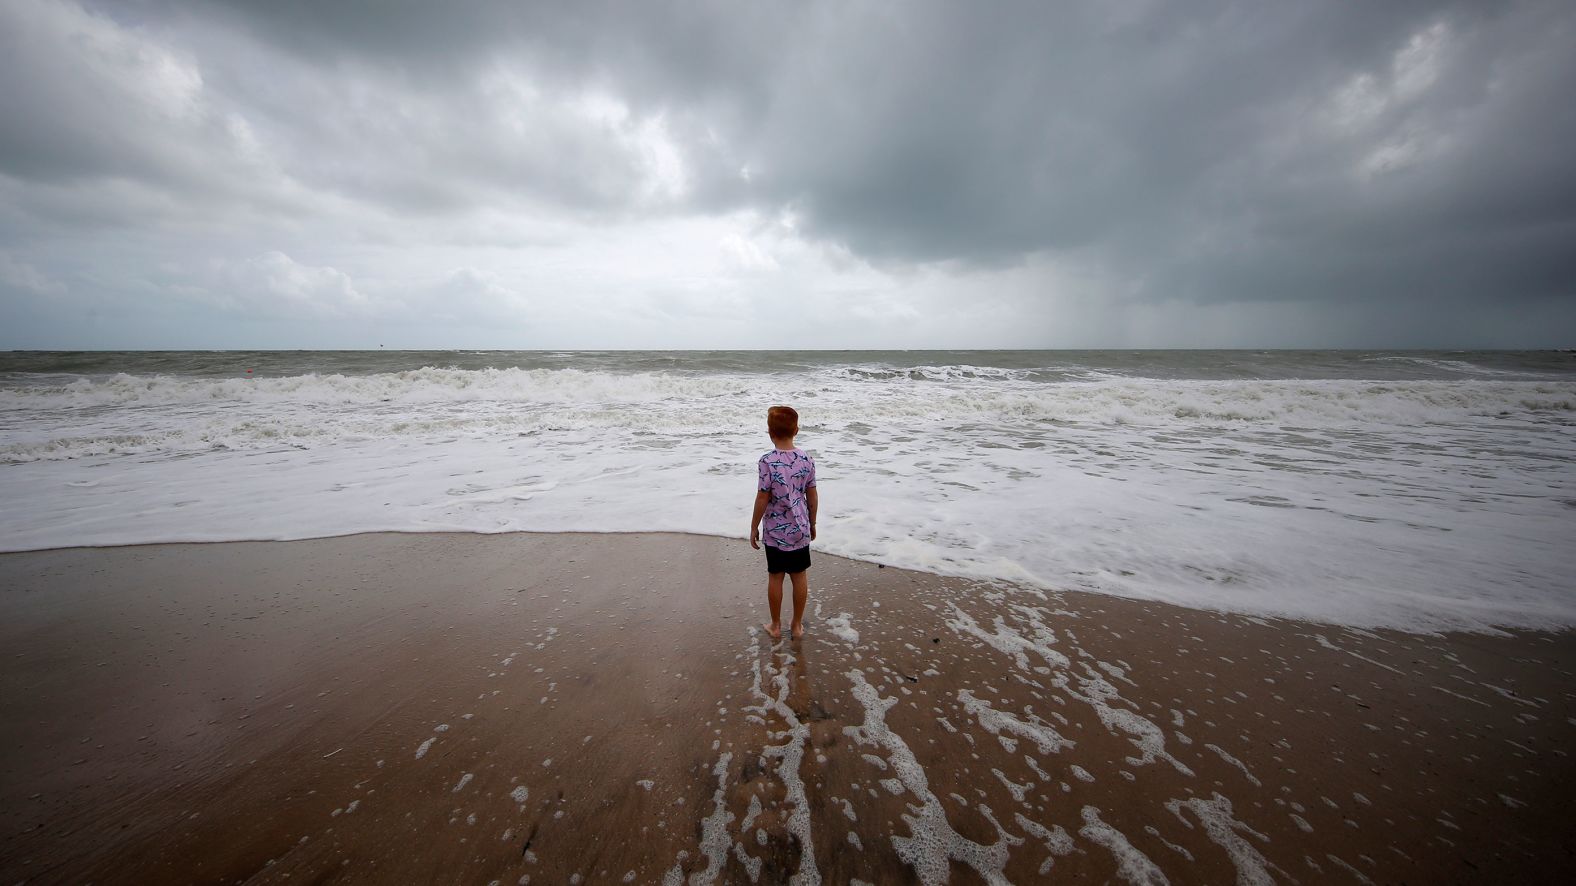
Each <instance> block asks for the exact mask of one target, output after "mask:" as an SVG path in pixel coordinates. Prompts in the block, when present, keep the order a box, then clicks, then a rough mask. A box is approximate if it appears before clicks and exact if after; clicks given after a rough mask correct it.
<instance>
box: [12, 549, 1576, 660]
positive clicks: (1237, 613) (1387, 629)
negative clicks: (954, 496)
mask: <svg viewBox="0 0 1576 886" xmlns="http://www.w3.org/2000/svg"><path fill="white" fill-rule="evenodd" d="M371 536H408V537H470V536H475V537H479V538H507V537H510V536H533V537H545V538H555V537H562V536H586V537H592V538H597V537H603V536H612V537H645V536H673V537H677V538H687V539H703V540H706V541H708V542H739V543H744V544H747V542H745V540H744V538H743V536H740V535H723V534H711V533H706V532H693V531H687V530H678V529H663V530H636V529H631V530H621V529H594V530H593V529H567V530H549V529H501V530H498V531H495V532H489V531H486V530H481V529H357V530H354V531H352V532H345V533H339V534H333V535H303V536H299V537H289V538H220V539H183V540H175V541H132V542H111V543H105V544H74V545H58V546H53V547H41V548H17V549H6V548H0V558H3V557H9V556H13V555H26V554H44V553H55V552H61V551H115V550H135V549H139V548H164V547H183V546H188V545H189V546H212V545H251V544H279V545H288V544H298V543H302V542H318V541H336V540H344V539H355V538H362V537H371ZM814 550H815V556H816V557H828V558H836V559H838V560H846V561H848V562H850V563H859V564H864V565H868V566H875V567H877V568H880V569H899V570H902V571H905V572H913V573H917V574H920V575H925V576H929V577H931V578H933V579H937V580H941V581H948V582H956V583H959V584H966V585H971V586H979V587H993V588H1002V589H1018V590H1021V591H1026V592H1028V593H1032V594H1043V595H1049V596H1069V595H1070V596H1073V597H1088V598H1092V599H1094V600H1122V601H1126V602H1128V603H1137V604H1142V605H1156V606H1168V607H1172V608H1176V609H1181V610H1185V611H1190V612H1199V613H1206V614H1211V615H1222V616H1231V617H1235V618H1244V619H1261V620H1267V621H1281V622H1288V623H1294V624H1303V625H1308V626H1312V627H1323V628H1326V629H1329V630H1332V631H1357V632H1367V633H1374V634H1390V633H1393V634H1401V635H1407V636H1419V637H1455V636H1463V637H1469V636H1484V637H1512V636H1519V635H1542V634H1549V635H1561V634H1567V633H1572V632H1576V624H1572V625H1564V626H1559V627H1549V626H1546V625H1544V626H1526V625H1515V624H1502V623H1498V622H1476V623H1474V626H1473V627H1471V628H1465V627H1451V628H1445V629H1439V630H1424V629H1415V628H1401V627H1393V626H1389V625H1383V624H1380V625H1364V624H1350V623H1347V622H1341V621H1334V620H1322V619H1318V618H1313V617H1307V616H1301V615H1293V614H1284V613H1276V612H1271V611H1257V610H1255V611H1247V610H1241V609H1231V608H1227V607H1219V608H1216V607H1212V606H1206V605H1184V604H1181V603H1172V602H1170V601H1168V600H1160V599H1152V598H1147V597H1130V596H1124V595H1122V594H1119V593H1116V592H1114V591H1102V590H1088V589H1083V588H1070V587H1062V588H1053V587H1049V586H1041V585H1038V584H1035V583H1033V582H1027V581H1022V580H1014V579H1009V578H1001V577H997V576H976V575H968V574H963V573H950V572H941V571H937V570H934V569H931V568H924V567H919V566H902V565H897V564H894V563H885V562H882V561H881V560H878V559H871V558H866V557H861V556H854V555H849V554H832V553H828V552H825V551H823V550H821V549H820V548H819V547H815V548H814Z"/></svg>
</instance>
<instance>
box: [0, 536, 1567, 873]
mask: <svg viewBox="0 0 1576 886" xmlns="http://www.w3.org/2000/svg"><path fill="white" fill-rule="evenodd" d="M759 559H760V555H759V554H758V552H755V551H752V550H751V549H750V548H749V547H748V545H747V544H746V543H745V542H743V541H741V540H728V539H722V538H718V537H713V536H704V535H689V534H679V533H662V534H641V533H595V534H588V533H562V534H560V533H534V532H509V533H496V534H488V533H372V534H353V535H346V536H335V537H330V538H319V539H312V540H300V541H266V542H192V543H174V544H150V545H130V546H110V547H91V548H56V549H49V550H43V551H29V552H17V553H6V554H0V613H3V614H4V616H5V617H4V618H3V619H0V646H3V647H4V648H6V649H8V651H10V653H11V654H10V655H8V656H6V657H5V659H4V664H3V665H0V687H3V688H4V690H5V691H4V693H3V695H0V697H3V699H4V701H3V703H0V708H3V710H0V714H3V716H0V741H3V742H4V745H5V746H6V747H7V748H8V749H9V750H10V751H11V753H10V754H9V755H8V756H7V759H6V761H5V763H4V764H0V765H3V779H0V809H4V810H5V813H4V815H5V818H6V827H5V832H4V836H3V837H0V873H3V875H4V876H5V877H6V878H7V881H8V882H11V881H15V880H28V881H32V880H34V879H37V880H41V881H55V880H87V879H92V880H94V881H95V882H131V881H134V880H137V879H150V878H164V879H186V880H193V879H195V880H204V881H213V882H217V881H221V880H234V879H240V878H246V877H252V876H259V877H260V879H261V880H264V881H269V882H273V881H279V880H282V879H284V878H285V875H286V874H289V875H291V877H292V879H293V878H296V877H300V876H312V877H326V878H332V879H340V880H349V881H356V880H361V881H378V880H380V879H381V880H386V879H389V878H391V877H398V878H401V879H430V878H436V877H443V878H455V877H463V878H465V879H473V880H476V881H478V882H487V881H488V880H490V879H500V880H501V881H502V882H523V881H522V880H520V878H521V877H531V878H532V879H533V880H537V881H559V880H566V879H568V878H569V877H570V876H571V875H573V874H580V875H581V876H582V877H584V878H585V879H586V880H587V881H590V882H598V881H608V882H617V881H622V878H623V877H625V875H626V874H631V873H632V874H633V877H632V879H631V880H630V881H631V882H660V881H662V880H663V878H664V877H666V876H669V875H670V874H673V873H674V872H676V873H677V875H678V876H680V877H689V878H691V880H692V881H694V882H712V881H716V882H746V881H753V880H754V879H756V878H760V879H763V880H765V881H767V882H773V881H775V880H777V879H781V878H784V877H786V876H787V875H789V874H792V873H794V872H796V871H801V870H803V871H805V872H808V868H807V867H806V865H807V863H808V862H809V861H810V860H812V859H813V862H814V867H815V869H816V870H817V871H819V873H820V874H821V876H823V877H825V878H826V879H827V880H829V881H833V882H837V881H844V880H848V879H850V878H854V877H857V878H860V879H865V880H873V881H876V882H883V881H886V880H890V879H894V878H899V879H901V878H907V877H911V876H914V875H915V874H918V876H919V877H920V879H921V880H925V881H928V880H929V879H930V878H931V877H932V876H946V875H948V874H950V875H951V876H955V877H958V878H959V879H960V880H964V881H968V880H971V879H977V878H978V877H980V876H989V875H1000V876H1004V877H1006V878H1007V879H1009V880H1013V881H1025V880H1033V879H1035V878H1037V877H1040V876H1042V875H1046V874H1048V872H1049V871H1050V870H1051V869H1052V868H1054V869H1055V875H1057V876H1061V875H1079V874H1082V875H1086V876H1094V877H1106V878H1109V877H1113V876H1119V875H1120V876H1136V875H1137V874H1140V873H1142V872H1144V871H1148V870H1150V867H1146V865H1148V866H1152V867H1153V869H1154V870H1157V871H1160V872H1162V873H1163V874H1165V875H1168V876H1169V877H1170V878H1171V879H1173V880H1183V881H1194V880H1210V881H1219V880H1231V879H1233V878H1240V877H1242V876H1252V875H1255V872H1257V873H1260V874H1265V875H1267V876H1271V877H1273V878H1275V879H1286V878H1287V877H1295V878H1298V879H1305V880H1327V879H1330V880H1337V881H1339V880H1341V879H1343V878H1344V879H1349V880H1351V881H1353V882H1360V881H1361V880H1360V879H1359V878H1358V877H1357V876H1356V875H1354V874H1353V873H1350V872H1348V868H1349V869H1350V871H1352V872H1356V874H1361V875H1362V877H1366V878H1368V879H1371V880H1374V881H1378V882H1384V881H1391V880H1402V879H1405V880H1414V881H1431V882H1450V881H1467V880H1472V879H1483V878H1488V879H1499V880H1514V879H1523V880H1540V879H1554V878H1556V876H1557V873H1558V872H1560V871H1562V870H1563V868H1564V867H1565V866H1566V865H1567V864H1568V861H1569V855H1570V850H1569V849H1568V848H1567V847H1565V846H1564V845H1563V843H1562V839H1561V838H1562V835H1564V834H1568V833H1569V832H1570V831H1571V829H1572V826H1573V824H1576V813H1573V812H1572V811H1571V810H1570V808H1569V804H1568V803H1567V802H1565V799H1564V797H1565V795H1566V794H1568V788H1569V787H1570V786H1571V784H1572V780H1573V775H1576V769H1573V767H1572V764H1571V762H1570V758H1569V757H1568V756H1567V755H1566V753H1565V752H1564V751H1563V750H1562V746H1568V745H1569V744H1570V741H1569V740H1570V738H1571V737H1572V736H1573V735H1576V681H1573V680H1572V672H1573V670H1576V633H1573V632H1572V631H1569V630H1566V631H1556V632H1534V631H1520V630H1517V631H1508V632H1507V633H1506V634H1504V635H1490V634H1480V633H1470V634H1468V633H1453V634H1443V635H1426V634H1405V633H1400V632H1389V631H1367V630H1358V629H1348V628H1342V627H1340V626H1336V625H1326V624H1317V623H1311V622H1296V621H1291V620H1287V619H1275V618H1265V617H1258V616H1243V615H1231V614H1227V613H1220V612H1214V611H1209V610H1192V609H1184V608H1181V607H1176V606H1171V605H1168V604H1163V603H1155V602H1146V601H1139V600H1132V599H1128V598H1121V597H1111V596H1105V595H1099V594H1093V593H1087V592H1066V593H1061V594H1056V593H1051V592H1044V591H1040V590H1036V589H1033V588H1027V587H1016V586H1010V585H1004V584H1000V583H994V582H993V583H984V582H978V581H972V580H966V579H957V578H948V577H944V576H938V575H935V574H931V573H918V572H910V571H906V570H902V569H898V568H895V567H890V566H880V565H877V564H873V563H869V562H866V561H857V560H847V559H843V558H839V557H834V556H831V555H827V554H822V553H817V554H816V557H815V566H814V567H812V570H811V592H810V607H809V613H808V616H809V617H808V618H807V627H808V630H809V636H807V637H806V639H805V640H803V641H800V642H793V641H784V642H782V643H778V644H771V643H769V642H768V641H767V639H766V638H765V636H764V632H762V631H760V630H759V629H758V628H753V627H752V625H754V624H756V623H757V622H758V621H759V620H760V618H761V617H763V616H764V611H765V606H764V599H763V598H764V594H763V593H761V588H760V585H761V584H763V582H762V581H761V577H762V573H763V572H764V570H762V569H761V568H760V562H759ZM440 726H441V727H444V728H442V729H439V728H438V727H440ZM713 743H715V744H713ZM1086 778H1087V780H1086ZM1228 837H1229V839H1228ZM1047 865H1049V867H1047ZM927 872H928V873H927ZM938 872H939V873H938ZM697 877H698V878H699V879H695V878H697Z"/></svg>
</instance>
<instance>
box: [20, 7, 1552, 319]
mask: <svg viewBox="0 0 1576 886" xmlns="http://www.w3.org/2000/svg"><path fill="white" fill-rule="evenodd" d="M1573 36H1576V8H1572V7H1571V6H1570V5H1569V4H1564V3H1559V2H1541V3H1538V2H1531V3H1496V4H1483V3H1460V4H1450V3H1383V4H1308V3H1295V2H1272V3H1232V2H1220V3H1188V4H1165V3H1156V2H1116V3H1088V4H1042V3H1025V4H991V5H989V6H986V7H973V6H968V5H965V4H948V3H916V4H873V3H872V4H864V3H855V4H847V3H821V4H817V3H811V4H793V5H790V4H758V5H746V4H722V3H718V4H694V3H683V4H597V3H578V4H562V5H553V4H528V5H522V4H514V3H496V4H486V3H457V4H423V3H395V4H390V3H371V2H367V3H350V2H342V3H334V4H318V3H305V2H301V3H290V2H283V3H242V2H233V3H218V4H213V3H177V2H156V0H148V2H132V3H116V4H103V5H93V4H89V5H85V6H84V5H78V4H75V3H72V2H64V0H59V2H56V0H17V2H13V3H8V4H4V5H3V6H0V79H3V81H4V83H5V84H7V85H6V86H4V87H3V88H0V199H3V204H4V205H3V208H0V269H4V273H3V274H0V312H3V314H0V316H4V317H5V318H6V319H7V320H8V322H7V324H6V325H7V330H8V331H6V332H4V333H0V346H12V347H27V346H33V347H48V346H56V345H58V346H67V345H73V344H84V345H87V344H96V345H100V346H109V345H115V344H126V345H171V346H173V345H190V346H203V345H209V346H226V345H242V344H255V345H277V346H289V345H293V344H307V345H321V344H341V345H344V346H357V345H365V344H367V343H370V342H371V341H372V340H373V339H375V338H381V337H387V336H392V337H394V338H395V339H396V340H401V339H400V336H401V335H406V336H418V332H419V336H426V338H422V339H421V340H420V341H417V340H416V339H415V338H411V339H409V343H411V344H424V345H435V346H442V345H445V344H452V345H455V346H478V345H485V346H522V347H529V346H593V345H599V344H601V345H608V346H650V347H663V346H717V347H728V346H739V347H755V346H766V345H770V344H773V343H774V342H773V341H771V340H769V339H767V338H766V337H765V336H764V335H763V334H762V333H760V331H759V330H760V328H761V324H760V322H759V321H760V319H761V313H760V308H759V302H760V301H761V300H762V299H767V300H771V299H778V300H781V299H796V300H798V301H799V302H800V303H801V304H803V305H805V306H806V307H807V308H809V309H811V311H810V312H809V313H810V314H811V315H812V316H815V317H819V318H820V319H821V321H822V322H819V323H811V322H806V323H804V324H803V325H802V328H793V329H789V330H786V331H787V332H789V333H791V334H792V335H794V336H795V343H796V344H797V345H798V346H802V347H816V346H851V345H852V346H858V345H860V344H866V345H869V346H913V347H921V346H943V345H959V346H993V345H1000V346H1020V347H1021V346H1035V345H1045V346H1077V345H1088V346H1110V345H1151V346H1164V345H1174V346H1195V345H1208V346H1220V345H1238V346H1276V345H1310V346H1370V347H1371V346H1386V345H1389V346H1428V345H1434V346H1455V345H1460V346H1548V345H1568V344H1569V343H1570V342H1569V340H1568V339H1570V338H1572V337H1576V299H1573V295H1576V249H1573V248H1571V247H1572V244H1576V163H1573V162H1572V161H1571V160H1570V159H1569V156H1568V155H1569V154H1570V151H1569V150H1568V146H1569V145H1570V144H1572V143H1573V142H1576V103H1572V102H1570V101H1569V100H1568V91H1569V88H1570V86H1571V85H1572V84H1576V53H1572V52H1570V51H1569V47H1570V46H1571V45H1572V39H1573ZM352 294H353V297H352ZM292 312H298V313H299V316H301V317H310V318H313V319H314V322H315V323H317V325H316V326H314V329H313V332H312V333H311V335H309V336H304V335H302V334H299V333H297V334H295V338H294V339H292V338H291V336H292V333H291V331H290V327H289V325H288V318H289V317H290V316H294V315H295V314H293V313H292ZM467 312H470V313H467ZM882 316H887V317H891V318H893V319H894V320H895V321H898V322H894V323H893V324H891V328H886V327H883V326H882V324H880V323H879V318H880V317H882ZM325 318H327V319H325ZM423 318H426V322H423ZM433 318H439V319H441V322H432V321H433ZM467 318H470V319H467ZM511 318H514V320H516V321H517V322H516V323H515V324H514V325H511V322H510V319H511ZM840 319H841V320H847V321H850V322H856V323H858V328H860V329H864V330H866V331H867V334H866V335H865V337H864V338H860V337H859V336H856V335H852V334H851V333H850V332H849V331H848V328H847V325H848V324H846V323H844V324H839V323H838V321H839V320H840ZM155 321H156V322H155ZM324 324H326V325H324ZM905 330H906V331H905ZM117 331H118V332H117ZM116 334H120V335H122V336H125V339H124V340H123V341H117V340H116V339H115V335H116ZM445 335H447V336H448V338H445ZM419 336H418V337H419Z"/></svg>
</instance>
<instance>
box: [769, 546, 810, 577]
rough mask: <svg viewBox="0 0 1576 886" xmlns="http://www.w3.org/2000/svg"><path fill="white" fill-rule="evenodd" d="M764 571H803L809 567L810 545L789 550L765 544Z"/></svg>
mask: <svg viewBox="0 0 1576 886" xmlns="http://www.w3.org/2000/svg"><path fill="white" fill-rule="evenodd" d="M765 548H766V571H767V572H770V573H773V574H775V573H778V572H803V571H805V570H806V569H809V568H810V546H809V545H805V546H804V547H802V548H795V549H794V550H791V551H783V550H778V549H777V548H774V547H772V546H771V545H766V546H765Z"/></svg>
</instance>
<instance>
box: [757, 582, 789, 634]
mask: <svg viewBox="0 0 1576 886" xmlns="http://www.w3.org/2000/svg"><path fill="white" fill-rule="evenodd" d="M795 587H796V588H797V587H798V586H797V585H795ZM766 605H768V606H770V607H771V609H772V620H771V621H769V622H767V623H766V624H764V625H762V626H761V627H764V628H766V633H768V634H771V635H772V639H773V640H780V639H782V635H783V623H782V612H783V574H782V573H781V572H773V573H771V574H770V575H768V576H766Z"/></svg>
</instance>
